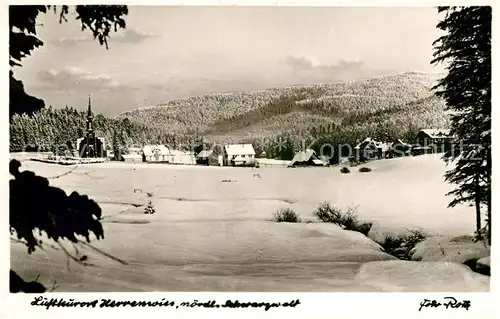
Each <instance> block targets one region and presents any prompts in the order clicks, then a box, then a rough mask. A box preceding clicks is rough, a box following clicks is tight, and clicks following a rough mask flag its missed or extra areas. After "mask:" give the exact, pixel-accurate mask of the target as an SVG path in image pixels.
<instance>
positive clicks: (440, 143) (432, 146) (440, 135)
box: [414, 129, 454, 153]
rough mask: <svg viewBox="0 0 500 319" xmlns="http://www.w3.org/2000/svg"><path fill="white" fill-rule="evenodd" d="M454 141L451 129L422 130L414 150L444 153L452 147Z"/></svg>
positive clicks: (418, 134)
mask: <svg viewBox="0 0 500 319" xmlns="http://www.w3.org/2000/svg"><path fill="white" fill-rule="evenodd" d="M453 139H454V137H453V136H452V135H451V133H450V130H449V129H422V130H420V131H419V132H418V133H417V140H416V142H417V145H415V147H414V149H415V150H418V149H423V150H428V151H429V152H432V153H442V152H445V151H447V150H448V149H449V148H450V147H451V145H452V143H453Z"/></svg>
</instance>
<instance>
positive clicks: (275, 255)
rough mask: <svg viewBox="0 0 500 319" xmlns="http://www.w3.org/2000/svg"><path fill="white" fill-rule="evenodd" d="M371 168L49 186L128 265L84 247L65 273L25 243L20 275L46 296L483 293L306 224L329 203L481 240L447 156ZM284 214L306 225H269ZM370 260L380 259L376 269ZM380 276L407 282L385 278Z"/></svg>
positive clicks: (170, 169)
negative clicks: (95, 211) (85, 215)
mask: <svg viewBox="0 0 500 319" xmlns="http://www.w3.org/2000/svg"><path fill="white" fill-rule="evenodd" d="M366 166H368V167H371V168H372V169H373V171H372V172H370V173H359V172H358V171H357V169H355V168H352V169H351V173H350V174H341V173H340V169H339V167H329V168H296V169H292V168H265V167H261V168H228V167H199V166H170V165H151V164H149V165H148V164H135V165H134V164H125V163H113V162H109V163H102V164H88V165H80V166H78V167H77V168H76V169H74V170H73V171H72V172H71V173H70V174H67V175H64V176H61V177H59V178H56V179H52V180H51V185H53V186H57V187H61V188H63V189H64V190H65V191H66V192H67V193H69V192H70V191H73V190H75V191H78V192H80V193H82V194H87V195H89V196H90V197H91V198H93V199H94V200H96V201H97V202H98V203H99V204H100V206H101V208H102V210H103V215H104V219H103V225H104V229H105V239H104V240H102V241H92V243H91V244H92V245H94V246H95V247H98V248H99V249H102V250H104V251H106V252H107V253H109V254H111V255H112V256H114V257H117V258H119V259H120V260H123V263H120V262H118V261H116V260H113V259H111V258H108V257H106V256H104V255H102V254H99V253H96V252H95V251H93V250H92V249H90V248H89V247H87V246H81V247H79V250H80V252H81V253H84V254H85V255H87V256H88V260H87V261H88V263H90V264H92V265H89V266H82V265H79V264H76V263H75V262H73V261H72V262H70V266H69V268H67V266H66V257H65V255H64V254H63V253H62V251H56V250H54V249H52V248H50V247H48V248H47V252H43V251H40V252H36V253H34V254H33V255H32V256H28V255H27V251H26V248H25V247H24V246H23V245H22V244H19V243H12V244H11V265H12V269H13V270H15V271H17V272H18V273H19V274H20V275H21V276H23V278H24V279H25V280H34V279H35V278H36V277H37V275H38V274H40V278H39V281H40V282H42V283H44V284H45V285H46V286H49V287H50V286H51V285H52V283H53V282H54V280H57V285H58V286H59V288H58V289H57V290H56V291H446V290H455V291H482V290H485V286H486V285H487V283H486V281H489V279H486V278H488V277H484V276H480V275H477V274H475V273H472V272H471V271H470V270H468V269H466V268H465V267H464V266H462V265H459V264H453V263H445V264H440V265H439V266H436V265H434V264H432V263H425V262H403V261H394V259H395V258H394V257H392V256H390V255H387V254H385V253H384V252H382V251H381V250H380V248H379V247H378V245H377V244H375V243H374V242H373V241H371V240H370V239H368V238H367V237H365V236H363V235H361V234H359V233H355V232H350V231H345V230H342V229H340V228H339V227H337V226H335V225H329V224H321V223H307V221H315V218H314V217H313V215H312V213H313V211H314V209H315V208H316V207H317V206H318V204H319V203H320V202H322V201H329V202H331V203H332V204H333V205H336V206H340V207H346V206H356V207H358V212H359V217H360V218H361V219H362V220H365V221H372V222H374V223H376V224H377V225H378V226H377V227H379V228H380V229H383V230H387V231H394V232H397V231H400V230H403V229H404V228H423V229H424V230H426V231H428V232H431V233H436V234H442V235H448V236H460V235H464V234H471V233H472V232H473V231H474V225H475V224H474V211H473V209H472V208H470V207H456V208H454V209H449V208H447V204H448V202H449V200H450V198H447V197H446V196H445V193H446V192H447V191H449V190H450V186H449V185H447V184H446V183H445V182H444V180H443V177H442V175H443V173H444V171H445V164H444V163H443V162H442V161H441V160H440V159H439V156H435V155H425V156H420V157H413V158H403V159H392V160H383V161H377V162H373V163H369V164H367V165H366ZM22 169H29V170H32V171H34V172H35V173H37V174H39V175H42V176H45V177H54V176H57V175H59V174H62V173H64V172H67V171H68V170H71V169H72V166H68V167H63V166H57V165H50V164H44V163H38V162H30V161H23V163H22ZM256 174H258V175H259V176H256ZM223 180H224V182H223ZM134 190H135V192H134ZM146 193H150V194H151V195H152V197H151V198H147V196H146ZM148 200H151V201H152V203H153V204H154V206H155V208H156V213H155V214H154V215H145V214H143V211H144V207H142V206H140V205H145V204H146V203H147V202H148ZM138 206H139V207H138ZM286 207H291V208H292V209H293V210H294V211H295V212H297V213H298V214H299V215H300V217H301V218H302V220H303V223H300V224H288V223H279V224H278V223H274V222H271V221H269V218H270V217H271V215H272V214H273V213H274V212H275V211H276V210H277V209H278V208H286ZM67 246H68V249H70V250H72V251H73V247H71V245H67ZM391 260H392V261H391ZM373 261H381V265H380V267H379V266H377V265H378V264H377V263H373ZM380 269H383V271H382V272H387V273H390V272H391V271H396V272H397V273H398V274H400V275H399V276H385V277H384V276H379V275H380V272H381V270H380ZM370 276H372V277H373V279H372V280H367V277H370ZM377 276H378V277H380V278H379V280H378V279H377V278H378V277H377ZM478 276H479V277H478ZM423 278H425V279H423ZM470 278H473V279H477V280H471V279H470Z"/></svg>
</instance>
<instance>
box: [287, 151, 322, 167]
mask: <svg viewBox="0 0 500 319" xmlns="http://www.w3.org/2000/svg"><path fill="white" fill-rule="evenodd" d="M327 163H328V162H325V161H323V160H321V159H319V158H318V156H316V152H315V151H314V150H311V149H307V150H305V151H300V152H298V153H297V154H295V156H294V157H293V159H292V161H291V162H290V164H289V165H288V166H289V167H298V166H325V165H327Z"/></svg>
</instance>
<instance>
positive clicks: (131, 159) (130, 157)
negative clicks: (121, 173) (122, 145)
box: [120, 153, 142, 163]
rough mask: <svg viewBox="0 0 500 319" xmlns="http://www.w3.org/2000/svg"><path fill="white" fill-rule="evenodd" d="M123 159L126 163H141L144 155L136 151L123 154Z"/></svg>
mask: <svg viewBox="0 0 500 319" xmlns="http://www.w3.org/2000/svg"><path fill="white" fill-rule="evenodd" d="M120 157H121V160H122V161H124V162H125V163H141V162H142V156H141V155H139V154H136V153H131V154H122V155H121V156H120Z"/></svg>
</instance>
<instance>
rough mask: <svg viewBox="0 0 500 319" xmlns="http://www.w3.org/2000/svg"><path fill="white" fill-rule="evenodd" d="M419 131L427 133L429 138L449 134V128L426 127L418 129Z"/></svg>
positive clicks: (447, 135)
mask: <svg viewBox="0 0 500 319" xmlns="http://www.w3.org/2000/svg"><path fill="white" fill-rule="evenodd" d="M420 132H424V133H425V134H427V135H429V137H430V138H443V137H449V136H450V130H449V129H435V128H428V129H422V130H420Z"/></svg>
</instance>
